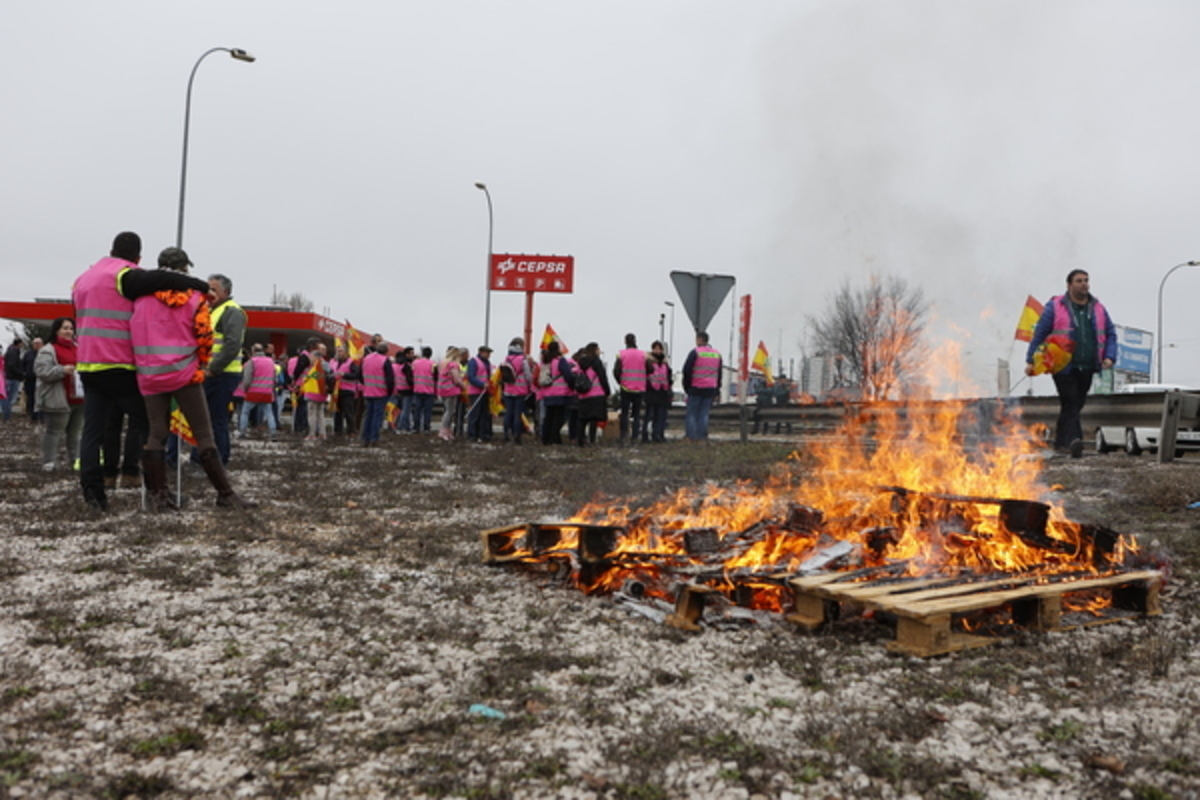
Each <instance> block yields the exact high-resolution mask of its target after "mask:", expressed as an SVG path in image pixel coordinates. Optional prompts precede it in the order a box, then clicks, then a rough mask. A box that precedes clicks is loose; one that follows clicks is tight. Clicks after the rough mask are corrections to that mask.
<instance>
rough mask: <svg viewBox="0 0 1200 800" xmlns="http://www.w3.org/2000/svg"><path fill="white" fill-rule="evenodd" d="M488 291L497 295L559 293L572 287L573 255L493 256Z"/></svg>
mask: <svg viewBox="0 0 1200 800" xmlns="http://www.w3.org/2000/svg"><path fill="white" fill-rule="evenodd" d="M491 288H492V289H494V290H496V291H500V292H562V293H565V294H570V293H571V292H572V291H573V290H574V288H575V256H519V255H512V254H509V253H493V254H492V275H491Z"/></svg>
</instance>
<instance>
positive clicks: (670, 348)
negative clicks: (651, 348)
mask: <svg viewBox="0 0 1200 800" xmlns="http://www.w3.org/2000/svg"><path fill="white" fill-rule="evenodd" d="M663 305H667V306H670V307H671V341H670V344H669V345H668V347H667V358H674V357H675V304H674V303H672V302H671V301H670V300H663Z"/></svg>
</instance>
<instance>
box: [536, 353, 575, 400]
mask: <svg viewBox="0 0 1200 800" xmlns="http://www.w3.org/2000/svg"><path fill="white" fill-rule="evenodd" d="M562 362H563V356H559V357H558V358H556V359H554V360H553V361H551V362H550V375H551V376H552V377H553V379H554V380H553V381H552V382H551V384H550V385H549V386H547V387H546V389H545V396H546V397H566V396H568V395H572V394H575V392H573V391H571V387H569V386H567V379H566V377H565V376H564V375H563V373H562V368H561V367H560V366H559V365H560V364H561V363H562ZM568 363H569V362H568ZM545 368H546V367H545V365H544V364H543V365H542V369H545Z"/></svg>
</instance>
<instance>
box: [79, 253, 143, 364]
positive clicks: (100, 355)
mask: <svg viewBox="0 0 1200 800" xmlns="http://www.w3.org/2000/svg"><path fill="white" fill-rule="evenodd" d="M137 268H138V266H137V264H134V263H133V262H131V261H126V260H125V259H123V258H102V259H100V260H99V261H97V262H96V263H95V264H93V265H92V266H91V267H90V268H89V269H88V271H87V272H85V273H83V274H82V275H80V276H79V277H78V278H77V279H76V280H75V285H74V286H73V287H71V302H72V303H74V304H75V338H76V341H77V342H78V347H79V350H78V353H79V355H78V358H79V361H78V363H77V364H76V367H77V368H78V370H79V371H80V372H94V371H96V370H101V369H109V368H112V367H118V368H121V369H134V361H133V342H132V340H131V338H130V334H129V320H130V318H131V317H132V316H133V303H132V302H130V301H129V300H127V299H126V298H125V297H124V296H123V295H122V294H121V293H120V292H118V291H117V281H118V280H119V279H120V276H121V273H122V272H124V271H125V270H127V269H137ZM155 302H158V301H155Z"/></svg>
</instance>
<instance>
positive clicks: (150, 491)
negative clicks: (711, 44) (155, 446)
mask: <svg viewBox="0 0 1200 800" xmlns="http://www.w3.org/2000/svg"><path fill="white" fill-rule="evenodd" d="M165 458H166V453H165V452H163V451H162V450H143V451H142V477H143V480H144V481H145V485H146V508H148V509H149V510H150V511H155V512H157V511H178V510H179V506H178V505H177V504H176V503H175V499H174V498H173V497H171V493H170V492H169V491H167V462H166V461H165Z"/></svg>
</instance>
